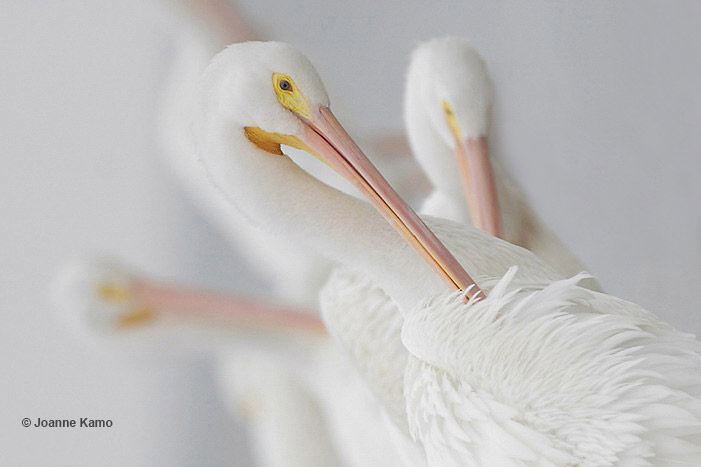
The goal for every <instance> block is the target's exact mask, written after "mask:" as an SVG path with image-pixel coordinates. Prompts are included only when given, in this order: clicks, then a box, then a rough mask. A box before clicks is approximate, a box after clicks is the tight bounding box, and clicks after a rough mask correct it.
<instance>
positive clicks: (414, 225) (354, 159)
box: [300, 107, 481, 297]
mask: <svg viewBox="0 0 701 467" xmlns="http://www.w3.org/2000/svg"><path fill="white" fill-rule="evenodd" d="M300 118H301V119H302V121H303V122H304V123H305V131H304V134H303V136H302V139H303V140H304V142H305V143H306V144H307V145H308V146H309V147H310V148H312V149H313V150H314V151H315V152H316V153H317V154H318V155H319V156H321V157H323V158H324V160H325V161H326V162H327V163H328V164H329V165H330V166H331V167H333V168H334V169H335V170H336V171H337V172H338V173H340V174H341V175H343V176H344V177H345V178H346V179H348V180H349V181H350V182H351V183H352V184H353V185H354V186H356V187H357V188H358V189H359V190H360V191H361V192H362V193H363V194H364V195H365V196H366V197H367V198H368V200H369V201H370V202H371V203H372V204H373V205H374V206H375V208H376V209H377V210H378V211H380V213H381V214H382V215H383V216H384V217H385V219H386V220H387V221H388V222H389V223H390V224H391V225H392V226H393V227H394V228H395V229H396V230H397V231H398V232H399V233H400V234H401V235H402V237H404V239H405V240H406V241H407V242H408V243H409V244H410V245H411V246H412V247H413V248H414V249H415V250H416V251H417V252H418V253H419V254H420V255H421V257H422V258H423V259H424V260H425V261H426V262H427V263H428V264H429V265H430V266H431V267H432V268H433V270H434V271H436V273H438V274H439V275H440V276H441V277H442V278H443V279H444V280H445V281H446V282H448V283H449V284H450V285H451V286H452V287H454V288H455V289H458V290H462V291H464V292H466V294H467V296H468V297H472V296H475V295H477V294H481V290H480V289H479V287H477V284H475V281H474V280H472V278H471V277H470V275H469V274H468V273H467V271H465V269H464V268H463V267H462V266H461V265H460V263H458V261H457V260H456V259H455V257H454V256H453V255H452V254H451V253H450V251H448V249H447V248H446V247H445V246H444V245H443V243H441V241H440V240H439V239H438V238H437V237H436V235H435V234H434V233H433V232H432V231H431V230H430V229H429V228H428V227H427V226H426V224H424V222H423V221H422V220H421V218H420V217H419V216H418V215H417V214H416V213H415V212H414V211H413V210H412V209H411V207H409V205H408V204H407V203H406V202H404V200H402V198H400V196H399V195H398V194H397V192H395V191H394V189H393V188H392V187H391V186H390V185H389V183H388V182H387V180H385V178H384V177H383V176H382V174H380V172H379V171H378V170H377V169H376V168H375V166H374V165H373V164H372V163H371V162H370V161H369V160H368V158H367V157H366V156H365V154H363V152H362V150H361V149H360V148H359V147H358V146H357V145H356V144H355V142H354V141H353V140H352V139H351V137H350V136H349V135H348V133H347V132H346V131H345V129H344V128H343V126H341V124H340V123H339V122H338V120H336V117H334V115H333V113H331V110H330V109H329V108H328V107H319V108H318V109H317V110H316V111H315V112H314V114H313V115H312V117H311V119H305V118H302V117H300Z"/></svg>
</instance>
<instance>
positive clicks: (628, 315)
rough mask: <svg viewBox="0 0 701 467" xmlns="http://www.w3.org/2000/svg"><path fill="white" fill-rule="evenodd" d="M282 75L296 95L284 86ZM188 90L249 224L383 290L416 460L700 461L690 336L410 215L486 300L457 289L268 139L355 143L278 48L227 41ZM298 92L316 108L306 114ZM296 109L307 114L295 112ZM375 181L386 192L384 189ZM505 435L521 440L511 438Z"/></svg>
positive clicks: (695, 354) (206, 154)
mask: <svg viewBox="0 0 701 467" xmlns="http://www.w3.org/2000/svg"><path fill="white" fill-rule="evenodd" d="M278 73H283V74H284V76H290V77H293V78H289V79H290V80H292V79H293V80H294V84H292V85H291V86H287V84H289V83H287V84H286V85H285V86H284V88H281V89H282V91H278V90H277V89H275V90H274V92H270V86H271V84H272V85H273V86H275V85H277V83H279V82H280V81H279V80H276V79H277V78H275V76H277V74H278ZM285 73H286V74H285ZM271 74H272V75H273V83H271V82H270V81H271V80H270V75H271ZM285 79H287V78H285ZM290 88H291V89H294V90H295V92H296V94H294V95H290V94H286V93H287V92H288V90H289V89H290ZM203 91H204V93H203V100H202V106H201V107H200V109H201V111H202V113H201V115H200V119H199V123H200V126H199V127H198V128H199V129H198V135H199V136H200V142H201V145H200V146H199V148H200V154H201V155H202V157H203V161H204V162H205V164H206V165H207V168H208V170H209V173H210V175H211V177H212V180H213V181H214V183H216V184H217V185H218V186H219V187H220V189H221V190H222V191H223V192H224V193H225V195H226V196H227V199H229V200H230V202H232V203H233V204H235V205H237V207H238V208H239V209H240V210H241V211H242V212H243V213H244V215H246V216H247V217H248V218H250V219H251V220H252V221H254V222H256V223H257V224H259V225H261V226H263V227H265V228H267V229H269V230H271V231H274V232H275V231H277V232H284V233H285V234H286V235H289V236H290V237H292V238H293V239H295V240H297V241H300V242H306V243H307V244H308V245H309V247H310V248H316V249H317V250H318V251H319V252H320V253H322V254H324V255H326V256H327V257H329V259H330V260H332V261H334V262H337V263H340V264H343V265H344V266H345V267H347V268H349V269H350V270H351V271H355V274H362V275H363V277H365V278H367V279H368V280H369V281H370V282H372V283H373V284H374V285H375V286H376V287H378V288H379V289H381V290H382V291H383V292H384V293H385V294H386V295H387V296H389V297H391V299H392V300H393V301H394V302H395V303H396V304H397V306H398V309H399V311H400V312H401V315H402V317H403V320H404V324H403V325H402V340H401V342H402V344H403V345H404V347H405V348H406V349H407V351H408V352H409V357H408V359H409V360H408V362H409V363H408V365H407V368H406V370H405V374H404V378H405V382H404V388H403V392H404V395H405V397H406V399H407V404H406V419H407V424H408V428H409V431H410V433H412V434H413V435H414V436H415V437H416V439H417V441H419V442H420V443H421V444H422V445H423V448H424V450H425V452H426V455H427V459H428V461H429V463H432V464H435V465H442V463H443V462H447V461H450V460H451V459H452V460H454V461H455V462H457V463H469V462H471V461H473V465H495V464H494V463H490V462H491V461H493V460H494V461H496V460H502V461H504V465H528V464H530V465H533V464H538V463H539V462H546V461H549V462H552V463H553V464H554V465H557V464H559V463H560V462H561V461H563V460H565V462H571V463H573V464H579V465H601V464H599V463H600V462H608V463H609V464H611V465H614V464H615V463H617V462H618V463H619V464H628V465H645V462H648V463H651V464H652V463H654V464H655V465H658V464H659V465H664V464H665V463H670V464H671V463H673V462H677V464H679V463H681V464H682V465H694V464H697V465H698V463H699V462H701V457H700V453H699V449H698V448H699V436H700V435H701V423H699V420H700V419H701V414H700V413H699V407H700V405H699V396H700V394H699V388H700V385H699V381H698V378H699V375H701V372H699V371H698V370H699V369H700V368H699V365H700V364H701V357H700V355H699V345H698V342H697V341H696V340H695V339H693V338H692V337H690V336H688V335H684V334H682V333H679V332H678V331H676V330H674V329H672V328H671V327H670V326H668V325H666V324H664V323H662V322H661V321H659V320H657V319H656V318H654V317H653V316H652V315H650V314H649V313H647V312H645V311H644V310H642V309H641V308H640V307H638V306H636V305H633V304H630V303H628V302H625V301H623V300H620V299H617V298H615V297H610V296H606V295H603V294H598V293H596V292H592V291H587V290H586V289H582V288H579V287H577V286H576V285H574V281H573V280H562V276H561V275H560V274H558V273H556V272H555V271H554V270H553V269H552V268H551V267H549V266H548V265H546V264H545V263H544V262H543V261H542V260H540V259H539V258H537V257H536V256H535V255H533V254H532V253H530V252H529V251H527V250H525V249H523V248H520V247H517V246H515V245H512V244H510V243H507V242H504V241H502V240H499V239H497V238H495V237H492V236H491V235H488V234H485V233H482V232H480V231H477V230H475V229H474V228H471V227H469V226H465V225H460V224H457V223H454V222H451V221H447V220H442V219H436V218H430V217H426V218H425V220H426V223H427V224H428V226H429V227H430V228H431V230H433V231H434V232H435V233H436V235H437V236H438V237H439V238H440V240H441V241H442V242H443V244H445V245H447V246H448V248H449V249H450V251H451V252H452V253H453V255H454V256H455V257H456V258H457V259H458V261H459V263H460V264H461V265H462V266H464V267H465V268H466V269H467V270H468V271H470V272H471V273H472V274H473V277H474V279H475V280H476V282H477V284H478V285H479V286H480V288H482V289H483V290H485V291H486V292H487V298H486V299H483V300H481V301H477V302H475V300H474V298H473V299H472V300H471V301H470V303H464V298H463V295H462V294H459V293H456V292H454V291H451V288H450V287H449V286H447V285H446V284H445V282H443V281H441V280H439V277H438V275H436V274H434V273H433V272H432V271H431V269H430V268H428V267H427V266H426V265H425V264H424V263H423V262H422V260H421V258H420V256H419V255H416V254H415V253H414V252H413V251H412V250H411V249H410V248H409V247H408V246H407V244H406V243H405V242H404V240H403V239H402V238H401V236H400V235H397V233H396V232H395V231H394V230H393V229H392V228H391V227H390V224H388V223H386V222H384V221H383V220H381V218H380V217H379V216H377V215H376V214H375V213H373V212H372V210H371V208H370V206H369V205H367V204H366V203H363V202H362V201H360V200H357V199H355V198H352V197H350V196H348V195H345V194H343V193H340V192H338V191H336V190H334V189H332V188H330V187H328V186H326V185H324V184H322V183H321V182H318V181H317V180H315V179H313V178H311V177H310V176H309V175H307V174H306V173H304V172H303V171H302V170H300V169H299V168H298V167H297V166H296V165H295V164H294V163H292V162H291V161H290V160H289V159H288V158H287V157H284V156H282V157H280V156H279V155H277V154H278V153H277V152H274V151H273V149H274V147H273V146H272V144H273V143H274V142H275V141H277V140H282V139H284V138H287V137H288V136H285V135H290V136H289V137H290V138H302V140H301V141H302V142H304V143H306V144H312V145H314V146H311V147H312V150H313V151H314V152H315V153H316V154H317V155H319V156H320V157H322V158H324V160H325V161H327V162H328V163H330V164H338V159H335V158H331V159H330V158H329V157H331V156H330V155H331V154H332V152H333V151H336V152H337V153H338V154H340V156H339V157H340V158H341V159H342V160H345V161H348V160H353V161H354V162H352V165H353V166H357V165H356V164H363V163H364V162H362V161H360V162H357V161H356V160H355V159H354V158H356V157H358V153H357V151H356V150H355V149H354V148H353V147H352V146H349V144H350V143H348V141H347V140H346V139H344V138H345V137H344V136H343V135H342V134H341V133H340V132H338V131H337V132H335V133H326V132H325V130H324V128H325V127H324V126H323V125H324V120H323V118H326V117H324V110H323V109H325V108H326V106H328V98H327V97H326V93H325V91H324V89H323V85H322V84H321V82H320V80H319V78H318V76H317V75H316V72H315V71H314V69H313V67H312V66H311V64H309V63H308V61H307V60H306V58H304V57H303V56H301V54H299V53H298V52H297V51H296V50H294V49H292V48H291V47H289V46H285V45H283V44H275V43H273V44H246V45H243V46H233V47H230V48H229V49H227V50H226V51H225V52H222V53H221V54H220V55H219V56H218V57H217V59H216V60H215V61H214V62H213V64H212V65H210V67H209V68H208V71H207V74H206V77H205V84H204V87H203ZM281 96H282V97H281ZM310 105H313V106H314V107H312V108H319V109H321V110H320V111H319V113H318V114H317V113H314V112H316V111H315V110H308V108H309V106H310ZM316 106H318V107H316ZM242 109H245V111H243V110H242ZM299 115H302V116H304V115H309V116H310V117H309V120H308V121H310V122H311V123H306V122H305V120H304V119H300V118H299V117H298V116H299ZM318 115H321V117H319V116H318ZM327 121H329V120H328V119H327ZM243 127H255V128H258V129H259V130H256V131H260V132H259V133H256V134H257V135H261V134H262V135H263V136H256V138H258V139H256V140H251V139H249V138H248V137H247V136H246V135H244V132H243V131H241V130H242V129H243ZM310 127H311V128H314V130H313V131H317V132H321V133H324V135H323V136H324V137H325V138H327V139H326V141H327V142H328V143H325V142H323V141H321V140H320V139H319V138H316V137H314V134H313V133H310V132H309V130H308V128H310ZM339 135H340V136H339ZM264 138H266V139H264ZM315 138H316V139H315ZM254 141H257V142H254ZM324 144H328V145H330V146H332V148H331V149H325V148H326V146H324ZM271 148H272V149H271ZM271 152H273V154H271ZM337 167H341V166H340V165H337ZM339 170H341V169H339ZM364 170H366V171H368V170H369V169H367V168H366V169H364ZM361 173H370V174H371V175H372V172H361ZM350 176H351V177H352V176H353V175H352V174H351V175H350ZM366 180H370V181H369V182H368V183H369V186H370V188H367V186H366V187H365V188H364V189H367V190H368V191H369V190H370V189H372V190H376V189H377V190H380V188H376V187H377V186H380V185H374V184H373V183H375V182H374V181H373V180H376V179H373V178H368V179H366ZM375 193H376V194H377V193H380V194H379V195H378V196H380V197H382V198H383V199H384V200H385V201H387V200H388V199H390V198H389V196H390V195H385V194H384V193H385V192H384V191H375ZM387 203H388V204H386V205H385V206H384V207H383V206H382V205H379V204H376V206H378V209H380V210H382V211H383V212H385V211H384V209H387V210H391V211H392V212H395V213H396V212H400V213H402V212H404V211H402V209H403V206H402V205H401V204H398V203H397V202H396V201H391V200H390V201H387ZM302 220H303V221H302ZM404 222H405V221H401V223H400V222H397V223H395V224H394V227H395V228H397V229H398V230H399V232H400V233H402V235H405V234H406V230H411V229H413V228H414V224H413V222H414V221H413V220H412V221H411V222H412V223H411V224H405V223H404ZM406 222H408V221H406ZM404 229H406V230H404ZM411 231H412V232H415V231H416V230H411ZM407 238H408V237H407ZM417 241H418V242H419V244H420V245H422V246H423V247H424V248H426V249H425V250H422V251H423V253H422V255H423V256H424V258H425V259H426V260H427V261H428V260H429V259H431V258H433V259H437V264H439V265H440V267H441V268H443V269H440V271H442V272H441V274H442V275H444V277H448V278H450V279H451V280H453V281H454V282H453V283H454V284H457V283H458V282H460V281H461V280H460V279H459V278H457V275H459V272H456V271H457V270H451V271H449V270H448V268H449V267H450V266H447V265H449V264H452V263H448V261H449V257H448V256H446V255H444V254H443V253H434V252H431V251H429V250H428V248H429V247H431V245H433V243H431V242H432V240H430V239H429V238H428V237H424V233H421V236H420V238H419V237H417ZM427 245H428V246H427ZM417 251H418V249H417ZM427 252H428V253H427ZM431 264H436V263H431ZM513 266H517V267H518V269H511V268H512V267H513ZM507 272H508V273H509V274H507ZM502 278H503V279H502ZM495 283H498V285H497V286H496V287H490V286H492V285H493V284H495ZM519 287H520V288H523V289H524V291H521V292H515V290H517V289H518V288H519ZM529 292H534V295H533V294H532V295H529ZM362 298H363V297H358V300H359V301H361V302H362ZM323 305H324V303H323V302H322V306H323ZM353 311H359V312H360V313H361V315H365V314H366V310H363V309H362V307H358V308H357V309H355V310H354V309H353V308H350V307H344V308H343V309H342V310H324V316H325V318H327V319H328V318H329V317H331V318H333V317H334V316H336V317H337V318H338V320H339V321H340V317H339V316H340V315H341V314H347V313H349V312H353ZM361 317H362V316H361ZM346 319H347V317H346ZM381 324H382V323H380V325H381ZM471 330H475V331H474V332H471ZM483 333H484V334H483ZM483 335H486V336H487V337H486V339H487V341H485V340H484V339H485V338H483V337H482V336H483ZM361 344H365V343H361ZM375 345H376V346H382V345H383V343H382V342H377V343H375ZM529 357H530V358H529ZM669 413H675V414H676V415H675V416H673V417H670V416H669ZM514 440H519V441H521V443H520V444H511V443H513V442H514ZM480 441H483V442H480ZM600 445H602V447H603V450H599V447H600ZM485 462H486V463H485ZM603 465H606V464H603Z"/></svg>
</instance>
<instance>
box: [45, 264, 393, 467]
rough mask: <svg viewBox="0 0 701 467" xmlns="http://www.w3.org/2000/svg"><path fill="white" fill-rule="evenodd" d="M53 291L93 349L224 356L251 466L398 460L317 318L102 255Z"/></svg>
mask: <svg viewBox="0 0 701 467" xmlns="http://www.w3.org/2000/svg"><path fill="white" fill-rule="evenodd" d="M53 292H54V293H53V298H54V302H55V303H56V304H57V305H58V306H57V311H59V312H60V317H59V318H60V321H61V322H63V323H65V324H67V325H69V326H70V327H71V328H72V330H73V331H74V333H75V334H76V335H77V337H81V338H86V340H90V341H92V343H93V344H97V345H98V346H99V347H100V348H106V349H109V350H112V351H113V352H117V353H119V354H123V355H127V356H130V357H133V358H137V359H139V360H141V359H143V358H144V357H147V358H150V357H151V356H153V355H156V356H158V355H177V356H189V355H191V354H193V353H195V354H197V355H205V356H212V355H214V356H222V355H224V356H226V358H220V359H219V378H218V382H219V384H220V386H221V390H222V392H223V393H224V395H225V396H226V397H224V402H225V403H226V405H227V406H228V407H229V408H230V409H231V411H232V412H234V413H237V414H241V415H243V416H244V419H245V421H246V425H247V428H248V431H249V434H250V440H251V444H252V445H251V448H252V450H253V452H254V454H255V456H256V459H257V461H258V463H259V464H260V465H264V466H271V467H272V466H278V467H283V466H285V467H297V466H299V467H301V466H319V467H323V466H327V465H346V466H349V467H350V466H357V467H363V466H382V465H386V463H388V462H389V463H391V464H397V461H396V459H397V453H396V452H395V451H394V449H393V447H392V444H391V440H390V439H389V437H388V435H386V434H385V433H384V432H383V431H382V430H383V421H382V419H381V418H380V415H378V407H377V403H376V402H375V400H374V398H373V397H372V394H370V393H369V392H368V389H367V388H366V387H365V383H364V382H363V381H362V379H361V378H360V376H359V375H358V374H357V373H356V372H355V370H354V369H353V367H352V366H350V365H349V363H348V362H347V358H346V356H345V355H342V354H339V353H338V351H337V349H336V347H337V346H336V345H335V344H334V343H333V342H332V341H331V340H329V339H328V336H327V334H326V333H325V330H324V326H323V323H321V321H320V320H319V319H318V318H316V317H314V316H312V315H309V314H308V313H305V312H302V311H301V310H299V309H295V308H290V307H286V306H281V305H274V304H271V303H262V302H260V301H259V300H255V299H251V298H249V299H244V298H242V297H240V296H228V295H224V294H217V293H212V292H207V291H202V290H197V289H193V288H186V287H182V286H177V285H173V284H167V283H163V282H160V281H156V280H153V279H150V278H148V277H147V276H146V275H143V274H138V273H135V272H134V271H133V270H131V268H129V267H127V266H125V265H123V264H120V263H119V262H116V261H114V260H104V259H92V260H77V261H74V262H72V263H71V264H69V265H67V266H66V267H65V268H64V269H63V270H62V271H61V273H60V274H59V275H58V277H57V278H56V281H55V283H54V287H53ZM372 427H376V428H375V429H374V430H373V429H372ZM378 427H379V428H378Z"/></svg>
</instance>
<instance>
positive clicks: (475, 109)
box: [404, 37, 502, 236]
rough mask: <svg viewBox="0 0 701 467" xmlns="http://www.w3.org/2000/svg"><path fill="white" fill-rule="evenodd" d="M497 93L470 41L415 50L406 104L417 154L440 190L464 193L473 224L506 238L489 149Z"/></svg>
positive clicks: (451, 41)
mask: <svg viewBox="0 0 701 467" xmlns="http://www.w3.org/2000/svg"><path fill="white" fill-rule="evenodd" d="M493 94H494V89H493V85H492V80H491V79H490V77H489V74H488V72H487V67H486V64H485V62H484V60H483V59H482V57H480V55H479V53H478V52H477V51H476V50H475V49H474V48H473V47H472V46H471V45H470V44H469V42H467V41H466V40H464V39H460V38H454V37H446V38H440V39H433V40H430V41H428V42H425V43H423V44H421V45H419V46H418V47H417V48H416V49H415V50H414V52H413V54H412V57H411V64H410V65H409V71H408V74H407V80H406V91H405V99H404V117H405V123H406V126H407V129H408V133H409V140H410V143H411V145H412V149H413V150H414V153H415V155H416V157H417V159H418V160H419V162H420V163H421V165H422V166H423V167H424V169H425V170H426V173H427V174H428V176H429V177H430V178H431V181H432V182H433V184H434V186H435V188H436V189H437V190H438V191H442V192H446V193H447V194H448V195H450V196H451V197H457V196H458V193H459V192H460V191H464V193H465V196H466V197H467V201H468V206H469V209H470V216H471V218H472V222H473V224H474V225H475V226H476V227H479V228H481V229H483V230H485V231H487V232H489V233H491V234H493V235H497V236H502V232H501V221H500V218H499V213H498V205H497V199H496V190H495V187H494V181H493V174H492V171H491V166H490V162H489V152H488V145H487V137H488V132H489V121H490V117H491V111H492V102H493ZM456 162H457V164H458V167H459V172H457V173H456V170H455V165H456Z"/></svg>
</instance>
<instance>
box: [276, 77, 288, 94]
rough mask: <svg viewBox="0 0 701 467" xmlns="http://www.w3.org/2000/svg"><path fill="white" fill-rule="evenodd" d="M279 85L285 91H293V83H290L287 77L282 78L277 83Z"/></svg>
mask: <svg viewBox="0 0 701 467" xmlns="http://www.w3.org/2000/svg"><path fill="white" fill-rule="evenodd" d="M277 85H278V87H279V88H280V89H282V90H283V91H292V84H290V82H289V81H287V80H286V79H281V80H280V81H279V82H278V83H277Z"/></svg>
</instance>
